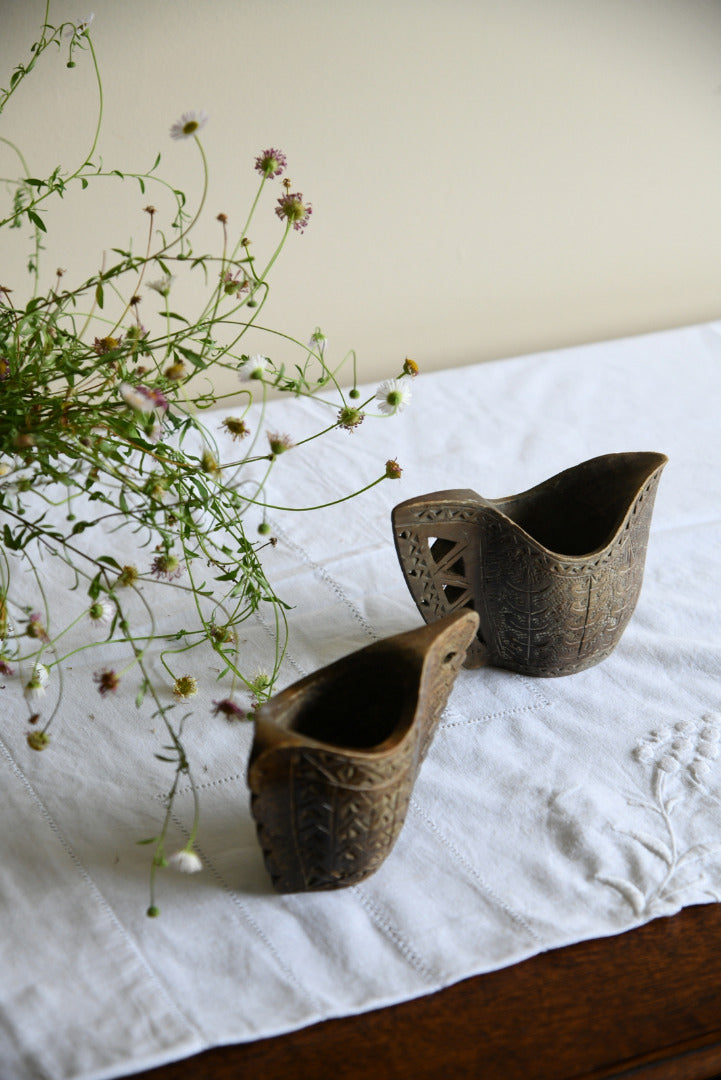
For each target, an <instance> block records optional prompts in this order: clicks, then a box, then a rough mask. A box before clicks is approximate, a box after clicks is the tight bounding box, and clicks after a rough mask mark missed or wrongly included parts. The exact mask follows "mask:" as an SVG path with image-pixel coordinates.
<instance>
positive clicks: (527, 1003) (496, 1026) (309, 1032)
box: [136, 904, 721, 1080]
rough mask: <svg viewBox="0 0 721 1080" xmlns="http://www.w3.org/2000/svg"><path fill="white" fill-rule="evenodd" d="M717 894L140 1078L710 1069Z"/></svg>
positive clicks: (718, 971)
mask: <svg viewBox="0 0 721 1080" xmlns="http://www.w3.org/2000/svg"><path fill="white" fill-rule="evenodd" d="M718 1074H721V905H719V904H711V905H704V906H702V907H692V908H686V909H685V910H684V911H682V912H680V913H679V914H678V915H675V916H673V917H672V918H667V919H657V920H655V921H654V922H651V923H648V924H646V925H645V926H643V927H640V928H639V929H637V930H633V931H630V932H628V933H625V934H621V935H618V936H616V937H610V938H599V939H596V940H593V941H588V942H583V943H581V944H579V945H573V946H570V947H568V948H565V949H557V950H554V951H552V952H548V953H542V954H541V955H539V956H535V957H533V958H532V959H530V960H527V961H525V962H523V963H520V964H516V965H514V966H512V967H509V968H504V969H503V970H501V971H495V972H491V973H490V974H488V975H480V976H477V977H475V978H472V979H466V980H464V981H463V982H460V983H457V984H455V985H454V986H451V987H448V988H447V989H445V990H442V991H439V992H438V993H435V994H431V995H428V996H426V997H423V998H418V999H416V1000H414V1001H409V1002H404V1003H403V1004H402V1005H397V1006H394V1007H392V1008H387V1009H380V1010H376V1011H373V1012H368V1013H364V1014H362V1015H360V1016H354V1017H344V1018H343V1019H339V1020H329V1021H326V1022H325V1023H322V1024H315V1025H314V1026H313V1027H309V1028H304V1029H302V1030H300V1031H296V1032H293V1033H292V1034H289V1035H284V1036H280V1037H277V1038H274V1039H262V1040H260V1041H258V1042H252V1043H244V1044H241V1045H238V1046H228V1047H219V1048H217V1049H214V1050H209V1051H206V1052H205V1053H203V1054H199V1055H197V1056H196V1057H193V1058H187V1059H185V1060H184V1061H179V1062H175V1063H173V1064H171V1065H166V1066H163V1067H162V1068H159V1069H152V1070H150V1071H149V1072H144V1073H142V1074H136V1076H138V1077H140V1080H237V1078H238V1077H245V1076H249V1077H250V1076H257V1077H262V1080H281V1078H282V1080H290V1078H296V1077H299V1078H302V1080H316V1078H317V1080H326V1078H328V1077H333V1078H334V1080H361V1078H363V1080H368V1077H369V1076H370V1077H372V1078H374V1080H395V1078H403V1080H406V1078H410V1077H412V1078H413V1080H424V1078H428V1080H430V1078H433V1080H435V1078H447V1080H457V1078H463V1077H479V1078H481V1080H571V1078H573V1080H609V1078H611V1077H618V1078H623V1080H626V1078H628V1080H712V1078H716V1080H717V1078H718Z"/></svg>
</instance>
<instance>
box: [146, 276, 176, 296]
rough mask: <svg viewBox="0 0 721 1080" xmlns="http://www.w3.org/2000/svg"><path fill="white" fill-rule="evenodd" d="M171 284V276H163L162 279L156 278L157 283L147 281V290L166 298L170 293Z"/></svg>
mask: <svg viewBox="0 0 721 1080" xmlns="http://www.w3.org/2000/svg"><path fill="white" fill-rule="evenodd" d="M172 284H173V275H172V274H165V276H164V277H161V278H158V280H157V281H149V282H148V288H149V289H153V290H154V291H155V292H157V293H160V295H161V296H167V295H168V293H169V292H170V286H171V285H172Z"/></svg>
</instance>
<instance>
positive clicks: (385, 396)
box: [376, 379, 411, 416]
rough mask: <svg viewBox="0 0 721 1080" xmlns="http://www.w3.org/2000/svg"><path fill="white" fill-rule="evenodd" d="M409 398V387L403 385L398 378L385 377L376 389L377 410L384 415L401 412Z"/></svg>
mask: <svg viewBox="0 0 721 1080" xmlns="http://www.w3.org/2000/svg"><path fill="white" fill-rule="evenodd" d="M410 400H411V391H410V387H409V386H407V385H404V384H403V383H402V382H401V380H400V379H386V380H385V382H382V383H381V384H380V386H379V387H378V389H377V390H376V401H377V402H378V411H379V412H381V413H383V414H384V415H385V416H392V415H393V414H394V413H397V412H403V410H404V409H405V407H406V405H407V404H408V402H409V401H410Z"/></svg>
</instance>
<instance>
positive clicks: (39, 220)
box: [26, 210, 48, 233]
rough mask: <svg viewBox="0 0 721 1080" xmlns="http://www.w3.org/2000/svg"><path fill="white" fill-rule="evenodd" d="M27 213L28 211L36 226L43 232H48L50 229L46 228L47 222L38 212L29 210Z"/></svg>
mask: <svg viewBox="0 0 721 1080" xmlns="http://www.w3.org/2000/svg"><path fill="white" fill-rule="evenodd" d="M26 213H27V215H28V217H29V218H30V220H31V222H32V223H33V225H35V227H36V228H38V229H40V231H41V232H45V233H46V232H47V231H48V230H47V229H46V228H45V222H44V221H43V219H42V218H41V217H40V216H39V215H38V214H36V213H35V211H34V210H27V211H26Z"/></svg>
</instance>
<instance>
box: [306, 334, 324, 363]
mask: <svg viewBox="0 0 721 1080" xmlns="http://www.w3.org/2000/svg"><path fill="white" fill-rule="evenodd" d="M327 344H328V338H327V337H326V336H325V334H324V333H323V331H322V330H321V328H320V327H319V326H316V328H315V330H314V331H313V333H312V334H311V335H310V341H309V342H308V348H309V349H312V350H313V352H316V353H318V355H319V356H320V358H321V360H322V359H323V357H324V356H325V349H326V345H327Z"/></svg>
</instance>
